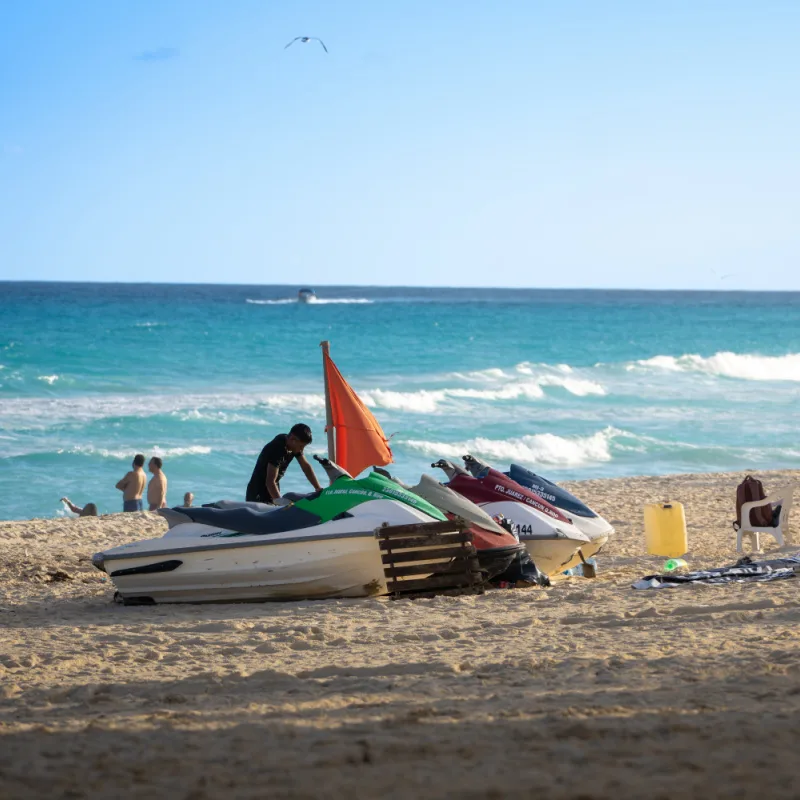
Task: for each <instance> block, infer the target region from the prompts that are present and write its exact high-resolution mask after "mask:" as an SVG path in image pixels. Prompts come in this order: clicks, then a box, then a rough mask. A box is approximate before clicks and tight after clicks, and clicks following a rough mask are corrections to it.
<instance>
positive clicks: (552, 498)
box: [463, 455, 614, 569]
mask: <svg viewBox="0 0 800 800" xmlns="http://www.w3.org/2000/svg"><path fill="white" fill-rule="evenodd" d="M463 459H464V466H465V467H466V469H467V471H468V472H469V473H470V474H471V475H472V476H473V477H474V478H480V477H482V476H485V475H487V474H488V471H489V470H490V469H491V467H490V466H489V464H487V463H485V462H484V461H481V460H480V459H478V458H475V457H474V456H471V455H466V456H463ZM503 475H506V476H507V477H508V478H510V479H511V480H512V481H515V482H516V483H518V484H520V486H524V487H525V488H526V489H530V490H531V491H532V492H533V493H534V494H537V495H538V496H539V497H541V498H542V499H543V500H546V501H547V502H548V503H549V504H550V505H551V506H554V507H555V508H557V509H559V510H560V511H562V512H563V513H564V515H565V516H567V517H568V518H569V519H571V520H572V522H573V524H574V525H575V526H576V527H577V528H578V529H579V530H581V531H582V532H583V533H585V534H586V535H587V536H588V537H589V539H590V540H591V541H590V543H589V544H588V545H587V546H586V547H582V548H581V552H582V553H583V557H584V558H587V559H588V558H590V557H591V556H593V555H595V553H597V552H598V551H599V550H600V548H601V547H602V546H603V545H604V544H605V543H606V542H607V541H608V537H609V536H611V534H612V533H614V527H613V526H612V525H611V524H610V523H609V522H608V521H607V520H605V519H603V517H601V516H600V515H599V514H597V513H596V512H594V511H592V509H591V508H589V506H587V505H586V504H585V503H583V502H581V501H580V500H579V499H578V498H577V497H575V495H574V494H572V493H570V492H568V491H567V490H566V489H562V488H561V487H560V486H558V485H557V484H555V483H553V482H552V481H549V480H547V478H543V477H542V476H541V475H537V474H536V473H535V472H532V471H531V470H529V469H526V468H525V467H521V466H520V465H519V464H512V465H511V468H510V469H509V471H508V472H504V473H503ZM580 563H581V558H580V556H579V555H576V556H575V558H574V559H573V560H572V562H571V563H570V564H569V565H568V566H567V567H566V568H567V569H569V567H574V566H577V565H578V564H580Z"/></svg>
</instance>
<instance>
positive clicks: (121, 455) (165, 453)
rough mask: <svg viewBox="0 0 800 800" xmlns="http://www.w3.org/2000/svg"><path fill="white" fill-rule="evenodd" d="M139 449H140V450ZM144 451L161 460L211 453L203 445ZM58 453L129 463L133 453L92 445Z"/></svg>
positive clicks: (149, 448)
mask: <svg viewBox="0 0 800 800" xmlns="http://www.w3.org/2000/svg"><path fill="white" fill-rule="evenodd" d="M140 449H141V448H140ZM144 450H145V451H146V452H148V453H149V454H151V455H154V456H160V457H161V458H165V459H166V458H180V457H181V456H198V455H201V456H204V455H208V454H209V453H210V452H211V448H210V447H206V446H205V445H199V444H198V445H191V446H189V447H159V446H158V445H153V446H152V447H145V448H144ZM58 452H59V453H69V454H72V455H82V456H100V457H101V458H114V459H119V460H126V461H130V460H131V459H132V458H133V451H132V450H130V449H128V450H109V449H107V448H105V447H94V445H77V446H76V447H70V448H69V449H66V450H59V451H58Z"/></svg>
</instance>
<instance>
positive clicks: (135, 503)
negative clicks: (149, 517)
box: [122, 497, 144, 511]
mask: <svg viewBox="0 0 800 800" xmlns="http://www.w3.org/2000/svg"><path fill="white" fill-rule="evenodd" d="M143 508H144V506H143V505H142V498H141V497H140V498H139V499H138V500H123V501H122V510H123V511H142V509H143Z"/></svg>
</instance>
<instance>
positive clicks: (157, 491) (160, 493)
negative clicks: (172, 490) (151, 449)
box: [147, 456, 167, 511]
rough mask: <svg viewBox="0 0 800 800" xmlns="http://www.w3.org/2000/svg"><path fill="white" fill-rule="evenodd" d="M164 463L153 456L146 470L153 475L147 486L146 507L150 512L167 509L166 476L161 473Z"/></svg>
mask: <svg viewBox="0 0 800 800" xmlns="http://www.w3.org/2000/svg"><path fill="white" fill-rule="evenodd" d="M163 465H164V462H163V461H162V460H161V459H160V458H159V457H158V456H153V457H152V458H151V459H150V463H149V464H148V465H147V468H148V469H149V470H150V472H152V473H153V477H152V478H150V483H149V484H148V486H147V506H148V508H149V510H150V511H156V510H157V509H159V508H166V507H167V476H166V475H165V474H164V473H163V472H162V471H161V467H162V466H163Z"/></svg>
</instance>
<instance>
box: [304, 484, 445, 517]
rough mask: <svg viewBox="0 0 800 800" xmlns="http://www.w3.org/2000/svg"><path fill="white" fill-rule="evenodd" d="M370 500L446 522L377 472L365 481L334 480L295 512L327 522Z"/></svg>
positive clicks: (425, 501)
mask: <svg viewBox="0 0 800 800" xmlns="http://www.w3.org/2000/svg"><path fill="white" fill-rule="evenodd" d="M369 500H397V501H398V502H400V503H405V504H406V505H408V506H411V507H412V508H416V509H417V511H421V512H422V513H423V514H427V515H428V516H429V517H433V519H438V520H445V519H447V517H445V515H444V514H442V512H441V511H439V509H438V508H436V507H435V506H432V505H431V504H430V503H429V502H428V501H427V500H423V499H422V498H421V497H419V496H418V495H416V494H414V493H413V492H409V491H408V490H407V489H404V488H403V487H402V486H399V485H398V484H396V483H395V482H394V481H393V480H390V479H389V478H385V477H384V476H383V475H380V474H378V473H377V472H371V473H370V474H369V475H367V476H366V477H365V478H347V477H342V478H337V479H336V481H335V482H334V484H333V486H329V487H328V488H327V489H323V490H322V492H321V493H320V494H319V495H317V496H316V497H313V498H309V499H303V500H298V501H297V502H296V503H295V505H296V506H297V508H302V509H303V510H305V511H310V512H311V513H313V514H316V515H317V516H318V517H319V518H320V522H330V521H331V520H332V519H333V518H334V517H336V516H338V515H339V514H341V513H342V512H345V511H349V510H350V509H351V508H354V507H355V506H357V505H360V504H361V503H366V502H367V501H369Z"/></svg>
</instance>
